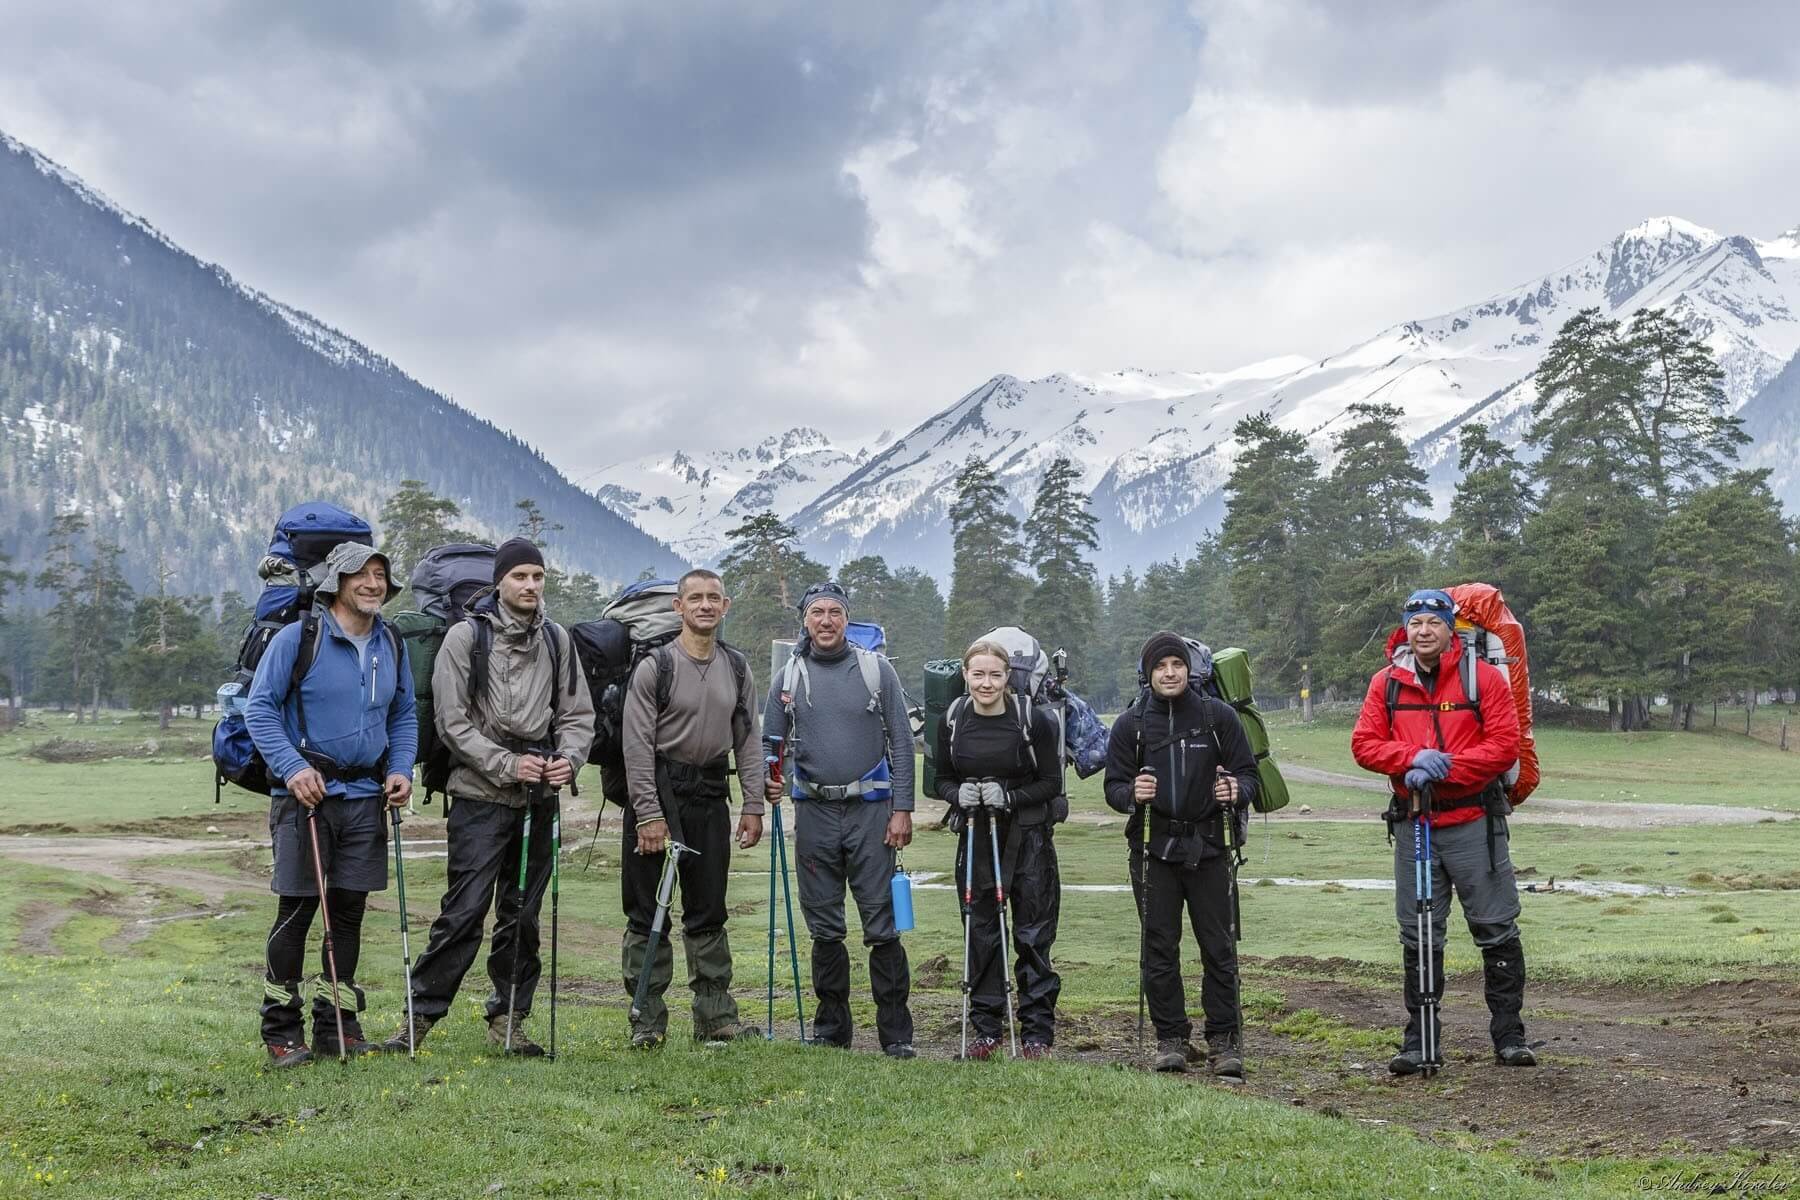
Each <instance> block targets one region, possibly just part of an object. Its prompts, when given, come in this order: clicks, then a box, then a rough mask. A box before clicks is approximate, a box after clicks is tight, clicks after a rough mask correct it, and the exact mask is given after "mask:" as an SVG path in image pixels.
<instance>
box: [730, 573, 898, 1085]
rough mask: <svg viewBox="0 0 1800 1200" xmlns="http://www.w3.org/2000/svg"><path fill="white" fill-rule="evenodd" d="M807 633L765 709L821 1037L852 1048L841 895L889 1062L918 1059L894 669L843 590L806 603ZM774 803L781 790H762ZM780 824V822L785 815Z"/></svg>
mask: <svg viewBox="0 0 1800 1200" xmlns="http://www.w3.org/2000/svg"><path fill="white" fill-rule="evenodd" d="M800 619H801V623H802V624H803V626H804V627H805V630H806V635H805V637H803V638H802V639H801V641H800V645H799V646H798V647H796V648H795V651H794V658H793V659H792V660H791V662H790V663H789V665H788V667H787V668H786V669H785V670H784V671H783V672H782V674H781V677H780V678H778V679H776V680H775V683H774V687H772V688H771V689H770V691H769V700H768V704H767V705H766V706H765V707H764V710H763V729H764V732H765V736H766V740H767V741H768V742H769V745H770V750H771V753H776V754H780V753H785V754H786V755H787V757H788V760H789V762H790V764H791V766H790V770H789V780H790V782H791V785H792V789H793V793H792V794H793V797H794V800H795V801H796V802H797V804H798V807H797V808H796V809H795V810H794V823H795V828H796V836H795V851H796V859H797V863H798V871H799V874H800V907H801V910H802V911H803V912H804V913H805V914H806V928H807V930H808V931H809V932H810V933H811V934H812V939H813V948H812V975H813V991H814V993H815V994H816V995H817V996H818V999H819V1007H818V1015H817V1017H816V1018H815V1019H814V1022H813V1040H814V1041H815V1042H822V1043H825V1044H827V1045H832V1046H848V1045H849V1044H850V1037H851V1032H852V1027H851V1019H850V952H849V951H848V950H846V949H845V948H844V937H845V935H846V934H847V933H848V927H847V925H846V923H845V920H844V888H845V885H846V884H848V886H849V889H850V892H851V893H852V894H853V895H854V896H855V897H856V911H857V914H858V915H859V916H860V917H861V918H862V932H863V944H864V945H866V946H868V947H869V984H870V988H871V990H872V991H873V992H874V993H875V1031H876V1033H877V1034H878V1035H879V1037H880V1039H881V1048H882V1050H883V1051H884V1052H885V1053H886V1054H888V1055H889V1056H890V1057H893V1058H912V1057H913V1046H912V1039H913V1023H912V1012H911V1011H910V1010H909V1009H908V1008H907V998H908V996H909V994H910V992H911V990H912V979H911V975H910V973H909V971H908V969H907V964H906V948H905V947H904V946H902V945H901V944H900V934H899V933H898V931H896V930H895V928H894V904H893V895H892V893H891V892H890V891H889V880H890V879H891V878H892V877H893V874H894V863H895V854H896V852H897V851H898V850H900V849H901V848H902V847H904V846H905V845H907V844H908V843H909V842H911V841H912V812H913V739H912V725H911V722H910V721H909V720H908V718H907V714H906V695H905V693H904V692H902V691H901V689H900V677H899V675H897V674H896V673H895V672H894V666H893V664H892V663H890V662H888V661H887V659H885V658H883V657H881V656H880V655H878V654H873V653H870V652H869V651H866V650H863V649H861V648H860V647H857V646H852V645H851V644H850V643H849V641H848V640H847V639H846V637H845V631H846V627H847V626H848V625H849V622H850V597H849V596H848V595H846V594H845V592H844V589H843V588H841V587H839V586H838V585H837V584H835V583H822V584H816V585H814V586H813V587H811V588H808V589H807V591H806V594H805V595H804V596H802V597H801V599H800ZM765 787H766V789H767V795H768V798H769V801H770V803H772V804H779V803H780V802H781V785H780V784H778V783H776V782H774V781H773V780H769V781H767V782H766V784H765ZM775 819H776V820H780V819H781V816H780V813H779V811H777V813H776V818H775Z"/></svg>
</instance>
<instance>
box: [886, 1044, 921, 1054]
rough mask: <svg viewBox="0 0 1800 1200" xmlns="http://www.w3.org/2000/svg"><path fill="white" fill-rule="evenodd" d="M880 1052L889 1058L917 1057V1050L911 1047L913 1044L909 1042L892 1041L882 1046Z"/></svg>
mask: <svg viewBox="0 0 1800 1200" xmlns="http://www.w3.org/2000/svg"><path fill="white" fill-rule="evenodd" d="M881 1052H882V1053H883V1054H885V1055H887V1056H888V1057H889V1058H917V1057H919V1052H918V1051H917V1050H914V1049H913V1044H912V1043H911V1042H894V1043H892V1044H891V1045H887V1046H883V1047H882V1048H881Z"/></svg>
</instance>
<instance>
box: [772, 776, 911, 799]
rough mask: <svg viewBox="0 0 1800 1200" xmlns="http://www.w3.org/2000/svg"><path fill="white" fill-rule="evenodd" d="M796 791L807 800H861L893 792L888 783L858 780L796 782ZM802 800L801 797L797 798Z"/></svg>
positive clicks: (800, 780) (801, 780)
mask: <svg viewBox="0 0 1800 1200" xmlns="http://www.w3.org/2000/svg"><path fill="white" fill-rule="evenodd" d="M794 790H795V791H796V792H800V793H802V796H803V798H804V799H807V800H830V801H834V802H837V801H843V800H861V799H862V798H863V797H864V796H865V795H866V794H868V793H869V792H876V791H888V790H892V789H891V787H890V785H889V784H887V783H886V782H881V783H877V782H875V781H874V780H871V779H858V780H857V781H856V782H855V783H814V782H812V781H811V780H809V779H796V780H794ZM797 798H800V797H797Z"/></svg>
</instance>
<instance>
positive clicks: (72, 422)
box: [0, 132, 682, 593]
mask: <svg viewBox="0 0 1800 1200" xmlns="http://www.w3.org/2000/svg"><path fill="white" fill-rule="evenodd" d="M0 357H6V358H7V359H8V361H9V363H10V364H11V365H10V369H9V370H7V371H6V372H3V373H0V552H5V553H8V554H11V556H12V557H13V560H14V561H15V562H34V561H37V560H38V559H39V558H40V557H41V555H42V553H43V551H44V547H45V544H46V538H47V533H48V525H49V523H50V521H51V519H52V518H53V517H54V516H56V515H57V514H59V513H64V512H68V511H70V510H79V511H80V512H81V513H83V514H84V515H85V516H86V517H87V519H88V521H89V522H90V524H91V526H92V528H93V530H94V533H95V535H96V536H103V537H106V538H108V539H110V540H112V541H115V542H117V543H118V544H119V546H120V547H121V548H122V549H123V551H124V555H125V559H124V565H125V570H126V573H127V575H128V576H129V577H130V578H131V580H132V582H133V583H134V584H137V585H140V586H142V585H144V584H147V583H152V582H155V581H157V579H158V577H159V576H158V572H159V571H160V570H161V569H163V568H164V567H165V566H166V568H167V569H169V570H172V571H173V572H174V575H173V576H172V577H170V578H169V579H168V580H167V582H168V584H169V586H170V587H172V588H174V589H177V590H180V591H183V592H189V591H192V592H206V593H211V592H216V591H218V590H220V589H221V588H224V587H235V588H241V589H246V590H247V589H249V588H251V587H254V586H256V578H255V574H254V572H255V567H256V564H257V562H258V561H259V560H260V559H261V557H262V553H263V549H264V548H265V547H266V546H267V544H268V536H269V533H268V531H269V526H270V522H271V521H272V520H273V519H274V517H275V515H276V514H277V513H279V512H281V511H282V510H283V509H284V508H287V507H289V506H290V505H292V504H294V503H296V502H298V501H301V500H306V499H312V498H330V499H332V500H334V501H337V502H338V503H341V504H343V505H345V506H346V507H349V508H351V509H353V510H354V511H357V512H360V513H363V514H364V515H366V516H369V517H371V518H373V517H376V516H377V515H378V514H379V513H380V511H381V508H382V505H383V503H384V501H385V500H386V499H387V497H388V496H389V495H391V494H392V492H393V491H394V490H395V488H396V487H397V486H398V484H399V481H401V480H403V479H417V480H420V481H422V482H423V483H424V484H425V485H426V486H427V487H429V488H431V489H432V490H433V491H434V492H436V493H438V494H439V495H442V496H447V497H450V498H452V499H453V500H454V501H455V502H456V503H457V504H458V505H460V506H461V509H462V515H461V517H460V518H459V521H458V523H459V524H461V525H464V526H465V527H468V528H473V529H476V530H479V531H482V532H483V533H485V534H488V535H490V536H492V535H497V534H504V533H505V532H506V531H508V530H510V529H512V528H513V527H514V525H515V524H516V523H517V521H518V511H517V509H516V507H515V506H516V504H517V502H518V500H519V499H520V498H521V497H530V498H532V499H534V500H535V501H536V502H537V504H538V506H539V510H540V511H541V512H542V514H543V515H544V517H545V518H546V519H547V520H549V521H550V522H552V523H554V524H555V525H556V526H557V527H558V529H559V532H558V535H557V537H556V540H555V542H554V543H553V549H552V552H553V554H554V555H555V556H556V559H557V561H559V562H560V563H562V564H563V565H566V566H569V567H572V568H577V569H581V570H587V571H591V572H593V573H594V574H595V575H597V576H599V577H600V578H601V579H603V580H607V581H616V580H622V579H630V578H633V577H634V576H636V575H637V574H638V573H639V572H641V571H643V570H644V569H646V568H650V569H653V570H656V571H658V572H663V571H668V570H674V569H677V568H678V567H679V566H680V564H681V562H682V560H681V559H679V558H678V557H677V556H676V555H674V554H672V553H671V552H670V551H669V549H668V547H666V546H664V545H661V544H659V543H658V542H656V541H655V540H653V539H651V538H649V537H646V536H645V535H644V533H643V532H642V531H641V530H639V529H638V528H636V527H635V526H634V525H632V524H631V523H630V522H629V521H625V520H621V519H620V518H619V517H618V515H617V514H616V513H614V512H612V511H611V510H609V509H608V508H606V507H605V506H604V505H602V504H601V503H600V502H599V501H597V500H596V499H595V498H594V497H593V496H592V495H590V494H589V493H588V492H586V491H585V490H583V489H581V488H578V487H576V486H574V485H573V484H571V483H570V482H569V481H568V480H567V479H566V478H564V476H563V475H562V474H561V473H560V472H559V471H557V470H556V468H555V467H554V466H552V465H551V463H550V462H549V461H548V460H547V459H545V458H544V456H543V455H542V454H540V453H538V452H537V451H536V450H534V449H532V448H531V447H530V446H527V445H525V444H524V443H523V442H521V441H519V440H518V439H517V438H515V437H513V436H512V435H510V434H508V433H506V432H505V431H504V430H501V429H498V428H496V427H495V426H493V425H492V424H490V423H489V422H487V421H483V420H480V419H478V418H476V417H475V416H474V415H473V414H471V413H469V412H467V411H466V410H464V409H462V408H459V407H458V406H457V405H455V404H454V403H452V402H451V401H450V400H448V399H446V398H445V397H443V396H441V395H439V394H438V393H436V392H433V391H431V390H430V389H428V388H426V387H424V386H423V385H422V384H420V383H418V382H417V381H415V380H413V379H411V378H409V377H408V376H407V375H406V374H405V373H404V372H403V371H402V370H401V369H400V368H399V367H398V366H396V365H395V364H394V363H392V362H390V361H388V360H387V359H386V358H383V357H382V356H381V355H379V354H377V353H375V352H374V351H372V350H370V349H369V348H368V347H366V346H364V345H363V344H361V343H360V342H358V341H356V340H355V339H353V338H351V337H350V336H348V335H346V334H344V333H341V332H339V331H338V330H335V329H332V328H331V327H329V326H327V325H325V324H323V323H322V322H320V321H318V320H316V319H314V318H313V317H311V316H309V315H307V314H306V313H303V312H300V311H299V310H297V309H294V308H292V307H290V306H288V305H286V304H283V303H281V302H280V301H278V300H275V299H274V298H272V297H270V296H268V295H265V294H264V293H262V292H260V291H257V290H255V289H254V288H251V287H247V286H245V285H244V284H241V283H239V282H238V281H237V280H235V279H234V278H233V277H232V276H231V274H230V273H229V272H228V271H227V270H226V269H225V268H224V267H221V266H219V265H217V264H213V263H206V262H201V261H200V260H198V259H196V258H195V257H193V256H192V255H190V254H188V253H187V252H186V251H184V250H182V249H181V248H180V247H179V246H177V245H176V244H175V243H174V242H172V241H171V240H170V239H169V238H167V237H166V236H164V235H163V234H162V233H160V232H158V231H157V229H156V228H155V227H154V226H152V225H151V224H150V223H149V222H147V221H145V220H144V219H143V218H141V217H137V216H134V215H133V214H131V213H129V212H127V211H125V210H124V209H123V208H121V207H120V206H119V205H117V204H115V203H113V202H112V201H111V200H108V199H107V198H106V197H105V196H103V195H101V194H100V193H99V192H97V191H95V190H94V189H92V188H90V187H89V186H87V185H86V184H85V183H83V182H82V181H81V180H80V179H79V178H77V177H76V176H75V175H74V174H72V173H71V172H69V171H67V170H65V169H64V168H63V167H61V166H59V165H57V164H56V163H55V162H53V161H51V160H50V159H49V158H46V157H45V156H44V155H42V154H39V153H38V152H37V151H35V150H33V149H31V148H30V147H28V146H26V145H24V144H23V143H20V142H18V141H16V140H15V139H13V138H11V137H9V136H8V135H6V134H5V133H3V132H0ZM400 565H401V567H402V568H403V569H407V568H409V566H410V564H400Z"/></svg>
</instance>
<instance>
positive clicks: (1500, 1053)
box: [1494, 1042, 1538, 1067]
mask: <svg viewBox="0 0 1800 1200" xmlns="http://www.w3.org/2000/svg"><path fill="white" fill-rule="evenodd" d="M1494 1061H1495V1062H1496V1063H1498V1064H1499V1065H1500V1066H1503V1067H1535V1066H1537V1065H1538V1064H1537V1055H1535V1054H1533V1053H1532V1052H1531V1047H1530V1046H1527V1045H1526V1044H1525V1043H1524V1042H1511V1043H1508V1044H1507V1045H1505V1046H1500V1047H1497V1048H1496V1049H1495V1050H1494Z"/></svg>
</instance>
